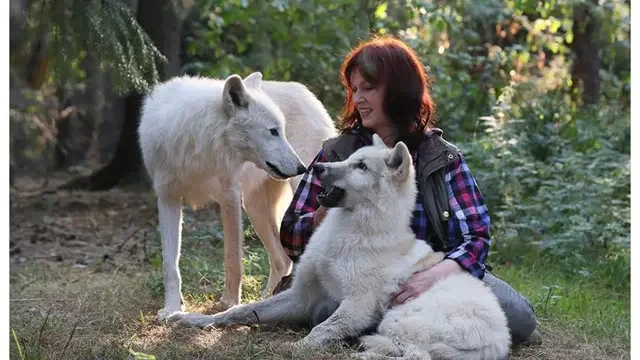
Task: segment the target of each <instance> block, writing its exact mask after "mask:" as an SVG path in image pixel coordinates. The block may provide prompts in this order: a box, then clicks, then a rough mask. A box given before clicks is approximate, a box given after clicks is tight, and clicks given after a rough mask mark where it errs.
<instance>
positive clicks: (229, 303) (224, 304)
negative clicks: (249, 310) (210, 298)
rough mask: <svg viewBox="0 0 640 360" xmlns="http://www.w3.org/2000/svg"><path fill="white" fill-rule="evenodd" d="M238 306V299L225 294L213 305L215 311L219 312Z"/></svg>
mask: <svg viewBox="0 0 640 360" xmlns="http://www.w3.org/2000/svg"><path fill="white" fill-rule="evenodd" d="M238 304H240V299H239V298H235V297H233V296H229V295H227V294H224V295H222V297H221V298H220V300H219V301H217V302H216V304H215V309H216V310H217V311H218V312H220V311H225V310H228V309H230V308H232V307H234V306H236V305H238Z"/></svg>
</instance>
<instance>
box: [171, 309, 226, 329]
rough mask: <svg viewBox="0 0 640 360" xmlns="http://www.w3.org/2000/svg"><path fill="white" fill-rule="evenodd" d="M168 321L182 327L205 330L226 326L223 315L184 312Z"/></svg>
mask: <svg viewBox="0 0 640 360" xmlns="http://www.w3.org/2000/svg"><path fill="white" fill-rule="evenodd" d="M168 321H169V322H172V323H175V324H177V325H180V326H185V327H197V328H200V329H203V330H207V329H211V328H215V327H220V326H224V325H226V322H225V321H224V316H223V315H221V314H217V315H203V314H197V313H188V312H183V313H177V314H174V315H172V316H171V317H170V318H169V319H168Z"/></svg>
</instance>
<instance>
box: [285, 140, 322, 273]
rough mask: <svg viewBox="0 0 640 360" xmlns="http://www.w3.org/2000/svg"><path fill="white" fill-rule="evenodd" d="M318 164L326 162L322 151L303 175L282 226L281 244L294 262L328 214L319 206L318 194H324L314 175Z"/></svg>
mask: <svg viewBox="0 0 640 360" xmlns="http://www.w3.org/2000/svg"><path fill="white" fill-rule="evenodd" d="M316 162H326V158H325V156H324V153H323V151H322V150H320V152H319V153H318V154H317V155H316V157H315V158H314V159H313V161H312V162H311V164H309V166H308V167H307V172H306V173H304V174H303V175H302V179H301V180H300V184H299V185H298V188H297V189H296V192H295V194H294V195H293V200H291V204H290V205H289V208H288V209H287V211H286V212H285V214H284V217H283V218H282V224H281V226H280V242H281V243H282V246H283V247H284V250H285V252H286V253H287V255H288V256H289V258H290V259H291V260H292V261H293V262H297V261H298V258H299V257H300V255H301V254H302V252H303V251H304V248H305V246H306V245H307V243H308V242H309V238H310V237H311V234H312V233H313V230H314V229H315V227H316V226H317V225H318V224H319V223H320V221H321V220H322V218H323V217H324V215H325V213H326V211H325V210H324V208H322V207H320V206H319V204H318V194H320V193H321V192H322V190H323V187H322V185H321V184H320V181H319V180H318V178H316V176H315V174H314V173H313V167H312V166H311V165H313V164H315V163H316Z"/></svg>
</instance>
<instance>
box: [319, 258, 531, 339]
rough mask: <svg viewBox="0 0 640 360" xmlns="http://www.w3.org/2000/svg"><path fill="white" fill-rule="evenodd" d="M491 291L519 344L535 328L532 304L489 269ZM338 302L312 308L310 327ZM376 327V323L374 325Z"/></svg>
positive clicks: (336, 306)
mask: <svg viewBox="0 0 640 360" xmlns="http://www.w3.org/2000/svg"><path fill="white" fill-rule="evenodd" d="M483 280H484V282H485V284H487V285H488V286H489V287H490V288H491V290H492V291H493V293H494V294H495V295H496V297H497V298H498V302H499V303H500V306H501V307H502V310H503V311H504V312H505V314H506V315H507V321H508V324H509V329H510V330H511V341H512V344H513V345H519V344H521V343H523V342H524V341H526V340H527V339H528V338H529V336H530V335H531V333H533V331H534V330H535V329H536V315H535V311H534V309H533V306H532V305H531V303H530V302H529V300H527V298H525V297H524V296H522V295H521V294H520V293H518V292H517V291H516V290H515V289H514V288H512V287H511V286H510V285H509V284H507V283H506V282H504V281H503V280H501V279H499V278H497V277H496V276H495V275H493V274H492V273H491V272H490V271H489V270H487V271H485V275H484V278H483ZM338 305H339V303H338V302H337V301H335V300H332V299H329V298H327V299H325V300H324V301H321V302H320V303H318V305H317V306H316V307H315V308H314V309H313V319H312V321H311V324H310V325H311V327H314V326H316V325H318V324H320V323H321V322H323V321H325V320H326V319H327V318H328V317H329V316H331V314H333V312H334V311H336V309H337V308H338ZM376 327H377V325H376ZM373 331H375V327H374V328H371V329H368V330H367V331H366V333H371V332H373Z"/></svg>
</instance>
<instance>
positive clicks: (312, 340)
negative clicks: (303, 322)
mask: <svg viewBox="0 0 640 360" xmlns="http://www.w3.org/2000/svg"><path fill="white" fill-rule="evenodd" d="M325 343H326V342H325V341H324V340H323V339H320V338H317V337H309V336H308V335H307V336H305V337H304V338H303V339H301V340H298V341H296V342H295V343H294V347H295V348H296V349H298V350H317V349H321V348H323V347H324V346H325Z"/></svg>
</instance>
